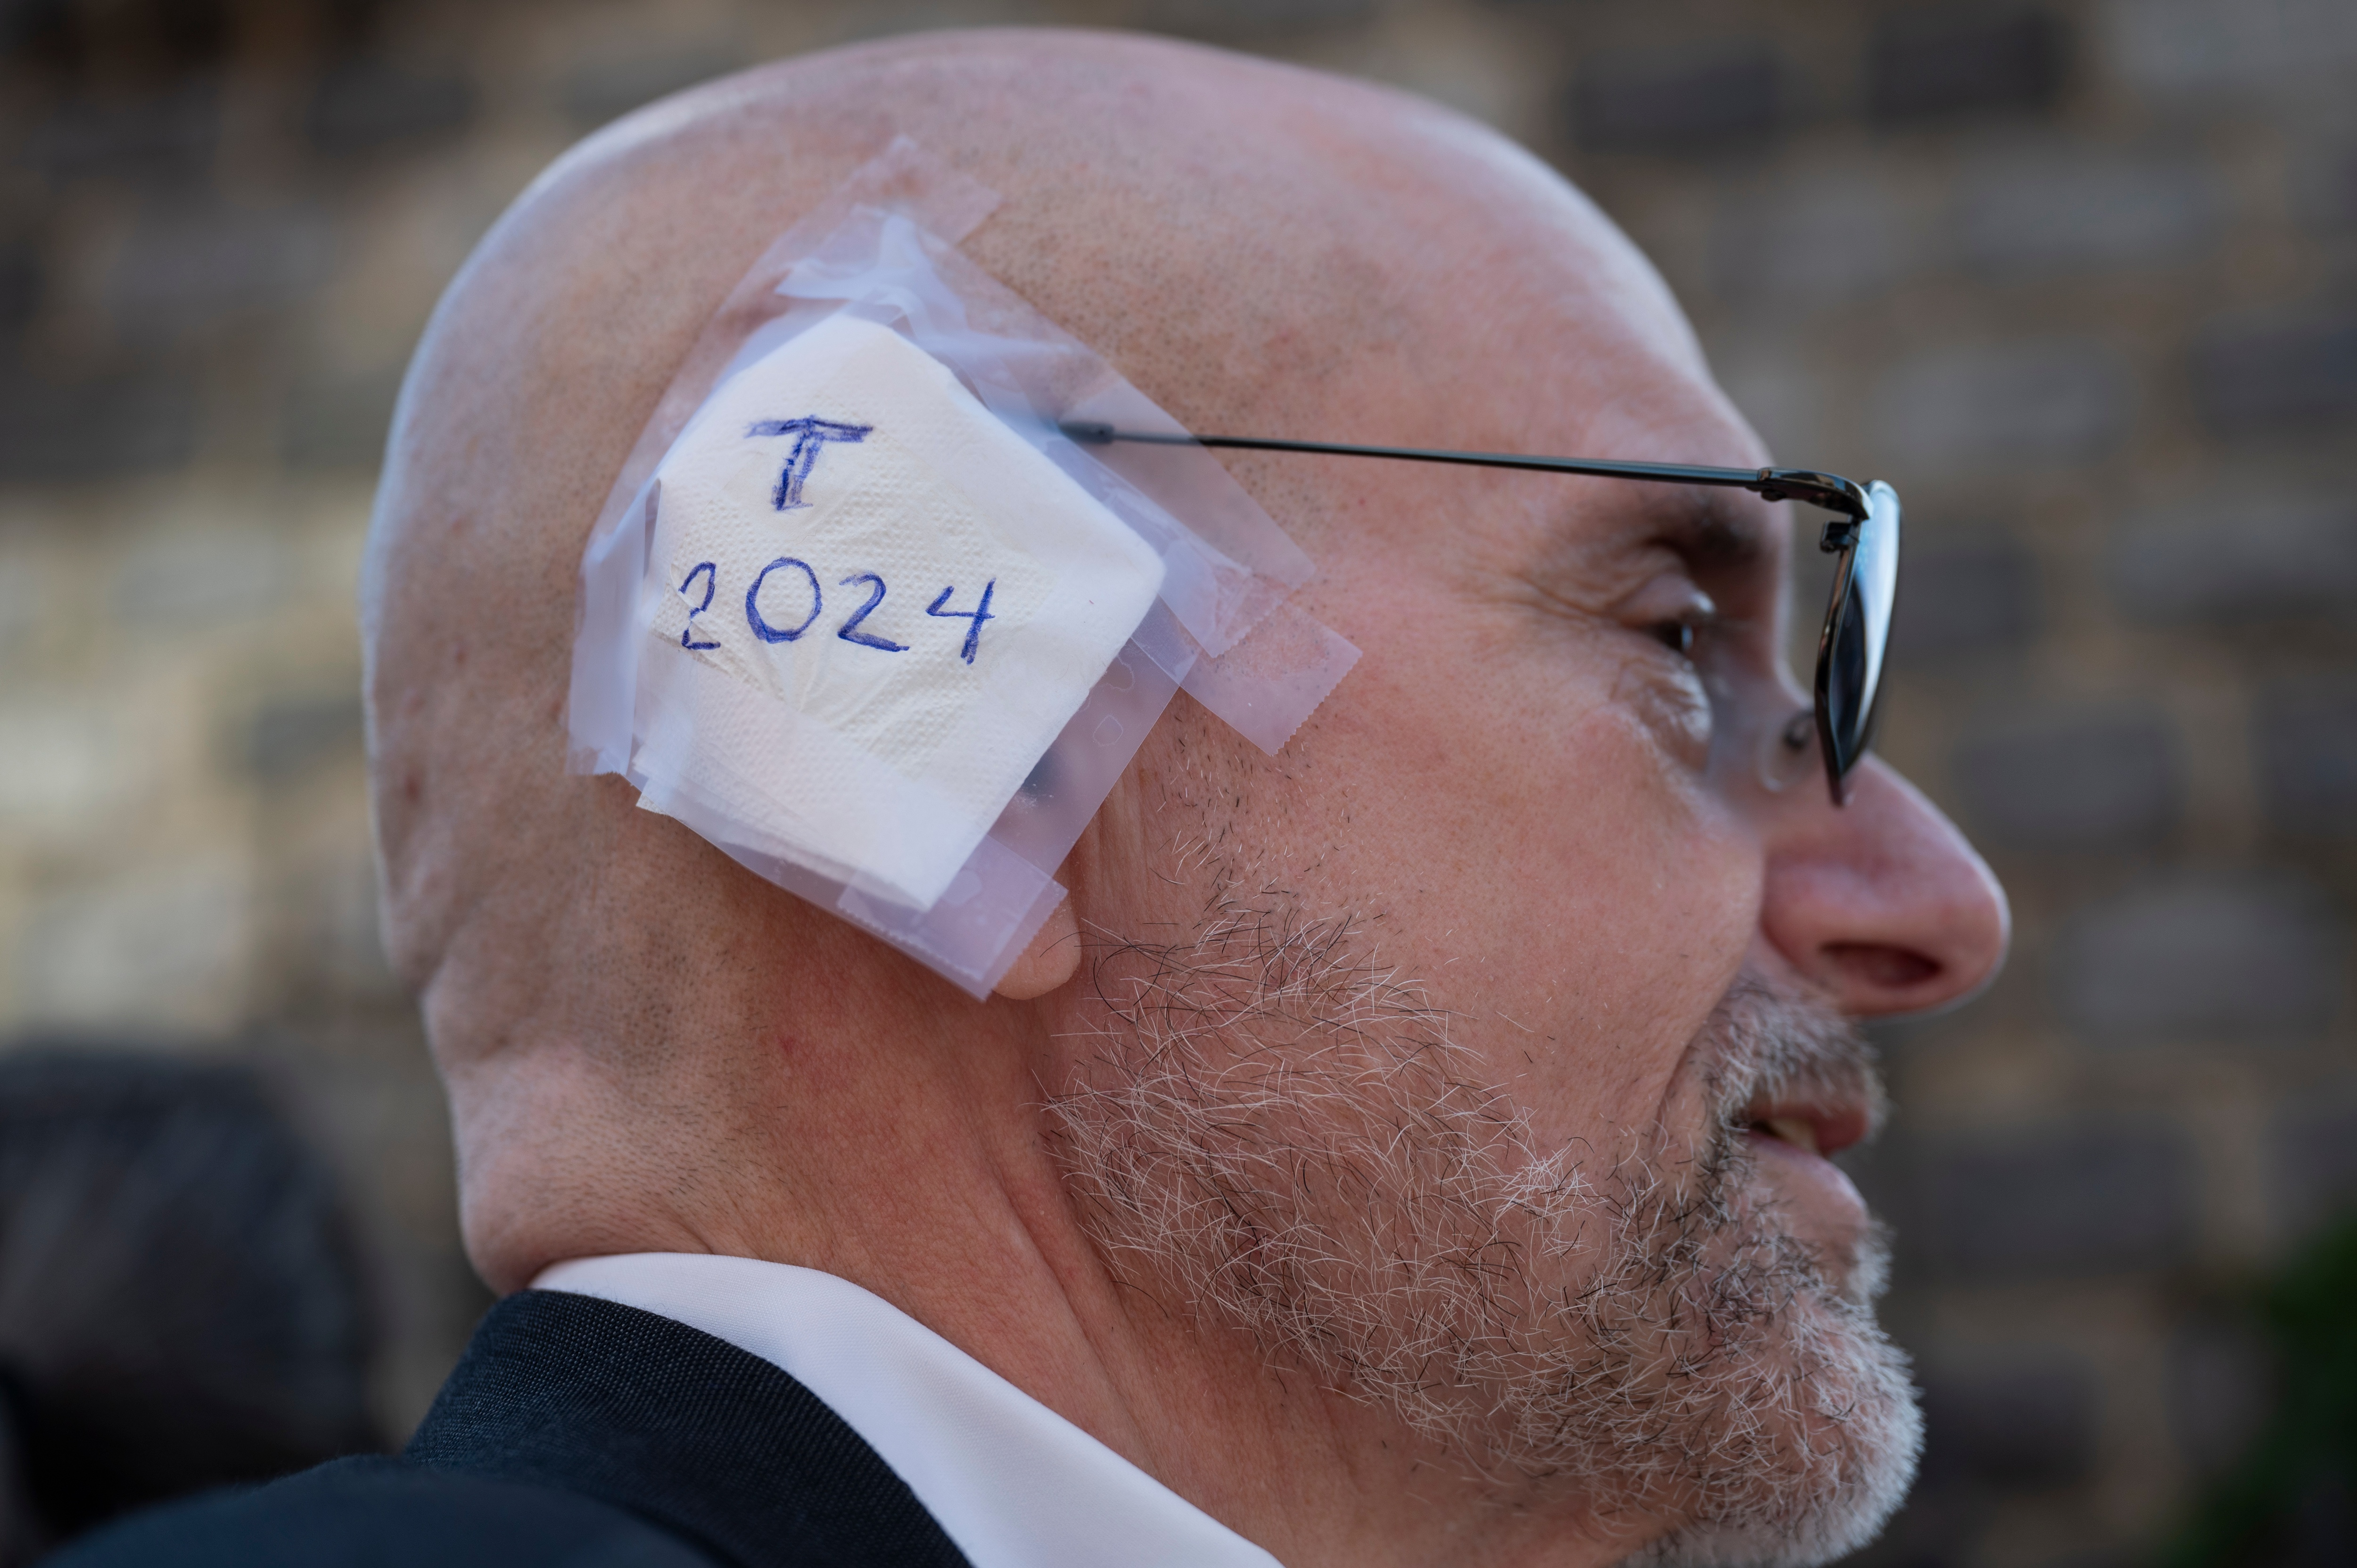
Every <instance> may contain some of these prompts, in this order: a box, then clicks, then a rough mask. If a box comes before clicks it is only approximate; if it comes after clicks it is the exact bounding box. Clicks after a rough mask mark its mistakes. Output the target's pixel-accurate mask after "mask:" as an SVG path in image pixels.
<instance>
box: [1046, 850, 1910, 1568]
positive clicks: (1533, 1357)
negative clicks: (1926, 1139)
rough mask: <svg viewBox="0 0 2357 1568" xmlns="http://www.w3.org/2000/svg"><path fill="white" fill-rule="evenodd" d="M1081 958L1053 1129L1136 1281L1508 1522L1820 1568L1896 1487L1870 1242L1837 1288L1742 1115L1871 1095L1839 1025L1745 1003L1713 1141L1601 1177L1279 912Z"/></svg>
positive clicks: (1851, 1544)
mask: <svg viewBox="0 0 2357 1568" xmlns="http://www.w3.org/2000/svg"><path fill="white" fill-rule="evenodd" d="M1092 964H1093V972H1094V974H1095V977H1096V983H1097V991H1098V995H1099V998H1100V1000H1101V1001H1102V1002H1103V1018H1104V1020H1105V1021H1104V1023H1103V1026H1102V1027H1101V1029H1100V1030H1099V1031H1098V1033H1099V1035H1100V1036H1101V1037H1100V1038H1099V1040H1098V1042H1097V1047H1098V1048H1097V1051H1096V1053H1095V1056H1094V1058H1093V1059H1092V1061H1091V1062H1090V1063H1089V1064H1088V1066H1087V1068H1086V1069H1084V1070H1083V1072H1082V1074H1081V1075H1080V1077H1079V1079H1077V1080H1076V1081H1075V1082H1074V1083H1073V1084H1071V1085H1070V1086H1068V1088H1067V1089H1066V1090H1065V1091H1064V1092H1063V1093H1061V1094H1059V1095H1057V1096H1056V1097H1055V1098H1053V1099H1052V1100H1051V1101H1050V1102H1049V1112H1050V1116H1051V1121H1052V1124H1053V1125H1054V1127H1055V1129H1056V1132H1057V1141H1058V1144H1059V1146H1060V1156H1061V1158H1062V1160H1063V1162H1064V1165H1065V1169H1066V1172H1067V1175H1068V1179H1069V1180H1070V1182H1071V1186H1072V1188H1073V1190H1074V1192H1075V1195H1076V1197H1077V1198H1078V1199H1079V1201H1080V1205H1081V1208H1082V1214H1083V1216H1084V1219H1085V1223H1086V1224H1087V1225H1088V1226H1089V1228H1090V1230H1091V1234H1092V1240H1094V1241H1095V1243H1096V1245H1097V1246H1098V1247H1099V1249H1100V1250H1101V1251H1103V1254H1104V1256H1105V1257H1106V1258H1107V1260H1108V1261H1109V1262H1110V1263H1111V1264H1112V1266H1113V1267H1114V1269H1115V1270H1116V1271H1117V1272H1118V1273H1120V1274H1121V1275H1122V1276H1123V1277H1124V1278H1125V1280H1126V1281H1127V1282H1128V1283H1131V1284H1133V1285H1135V1286H1137V1287H1139V1288H1141V1289H1143V1290H1146V1292H1148V1293H1149V1294H1154V1295H1156V1296H1157V1298H1159V1299H1161V1300H1163V1301H1164V1302H1165V1304H1166V1305H1171V1306H1173V1307H1175V1308H1177V1309H1179V1310H1180V1311H1181V1312H1183V1313H1185V1314H1188V1315H1190V1316H1192V1318H1193V1319H1194V1320H1196V1321H1198V1322H1200V1323H1202V1324H1205V1325H1207V1326H1217V1327H1223V1328H1227V1329H1230V1330H1241V1331H1243V1332H1244V1333H1246V1334H1249V1335H1251V1336H1252V1337H1254V1340H1255V1341H1256V1342H1257V1343H1258V1345H1259V1346H1260V1348H1261V1349H1262V1351H1263V1353H1264V1354H1265V1356H1266V1357H1267V1358H1268V1359H1270V1361H1271V1363H1272V1364H1273V1365H1280V1366H1289V1367H1297V1368H1302V1369H1308V1371H1310V1372H1311V1373H1312V1374H1313V1375H1315V1376H1317V1377H1318V1378H1319V1379H1321V1380H1323V1381H1325V1382H1326V1383H1327V1384H1328V1385H1329V1386H1331V1387H1333V1388H1336V1389H1339V1390H1341V1391H1344V1392H1346V1393H1347V1394H1349V1395H1351V1397H1353V1398H1356V1399H1359V1400H1361V1401H1363V1402H1368V1403H1371V1404H1372V1405H1375V1406H1377V1407H1379V1408H1382V1409H1384V1410H1386V1411H1388V1412H1392V1413H1394V1415H1395V1416H1396V1417H1397V1418H1398V1419H1399V1420H1400V1421H1401V1422H1402V1423H1405V1425H1406V1426H1407V1427H1409V1428H1410V1429H1411V1430H1413V1431H1414V1432H1415V1433H1416V1434H1419V1435H1420V1436H1422V1437H1423V1438H1425V1439H1426V1440H1427V1441H1428V1442H1429V1443H1431V1444H1433V1445H1434V1447H1435V1448H1436V1449H1437V1450H1438V1451H1439V1452H1440V1453H1442V1454H1444V1455H1447V1456H1448V1462H1450V1463H1452V1464H1454V1465H1455V1466H1458V1467H1459V1468H1460V1469H1462V1470H1463V1471H1464V1472H1466V1473H1468V1474H1469V1476H1471V1477H1475V1478H1477V1479H1478V1480H1480V1482H1481V1483H1483V1484H1484V1485H1485V1486H1486V1487H1488V1488H1490V1489H1491V1491H1492V1493H1493V1495H1494V1496H1495V1497H1496V1498H1498V1500H1500V1501H1501V1502H1503V1503H1511V1504H1513V1505H1516V1506H1519V1507H1525V1508H1527V1507H1536V1506H1544V1504H1545V1503H1546V1502H1547V1501H1549V1500H1550V1499H1565V1500H1567V1501H1568V1502H1569V1503H1570V1505H1571V1512H1572V1513H1573V1514H1574V1515H1576V1516H1577V1518H1578V1519H1579V1520H1581V1521H1582V1522H1583V1526H1584V1528H1587V1529H1589V1530H1593V1531H1595V1532H1596V1533H1598V1535H1599V1536H1607V1535H1609V1536H1613V1537H1620V1538H1623V1539H1626V1538H1628V1536H1629V1535H1630V1534H1631V1533H1634V1534H1637V1535H1640V1536H1642V1535H1646V1534H1650V1535H1651V1536H1652V1540H1651V1541H1650V1543H1649V1544H1647V1545H1646V1546H1644V1547H1643V1548H1642V1550H1641V1552H1640V1553H1639V1559H1640V1560H1641V1561H1644V1562H1647V1563H1697V1564H1699V1563H1772V1564H1794V1565H1798V1564H1806V1563H1823V1562H1828V1561H1831V1560H1832V1559H1834V1558H1835V1557H1838V1556H1840V1555H1842V1554H1843V1553H1845V1552H1849V1551H1852V1550H1854V1549H1855V1548H1856V1547H1857V1546H1859V1545H1862V1544H1863V1543H1864V1542H1865V1541H1868V1540H1871V1539H1872V1538H1873V1536H1874V1534H1875V1533H1876V1532H1877V1531H1878V1530H1879V1528H1880V1526H1881V1523H1882V1521H1883V1520H1884V1519H1886V1518H1887V1517H1888V1515H1889V1513H1890V1511H1891V1510H1892V1509H1895V1508H1896V1507H1897V1506H1898V1503H1899V1502H1900V1499H1901V1498H1903V1497H1904V1496H1905V1493H1906V1489H1907V1487H1908V1485H1909V1483H1910V1480H1911V1479H1912V1477H1913V1473H1914V1466H1915V1459H1916V1455H1917V1452H1918V1450H1919V1448H1920V1446H1921V1419H1920V1416H1919V1415H1918V1413H1917V1410H1916V1406H1915V1402H1914V1398H1913V1391H1912V1390H1911V1388H1910V1382H1909V1376H1908V1367H1907V1362H1906V1359H1905V1357H1904V1356H1903V1355H1902V1354H1901V1353H1900V1351H1899V1350H1898V1349H1897V1348H1896V1347H1894V1346H1893V1345H1892V1344H1891V1343H1890V1341H1889V1338H1888V1337H1886V1336H1885V1335H1884V1334H1883V1333H1882V1331H1881V1329H1880V1328H1879V1327H1878V1326H1877V1325H1876V1323H1875V1321H1874V1317H1873V1314H1872V1310H1871V1306H1870V1303H1871V1300H1872V1297H1873V1295H1874V1294H1876V1293H1877V1291H1878V1288H1879V1282H1880V1279H1881V1275H1882V1263H1881V1257H1882V1253H1881V1248H1880V1242H1879V1238H1878V1237H1877V1238H1874V1239H1872V1240H1870V1241H1869V1242H1868V1244H1867V1247H1866V1249H1864V1252H1865V1255H1863V1256H1861V1257H1859V1258H1858V1259H1857V1260H1855V1261H1854V1262H1853V1263H1852V1266H1851V1268H1850V1270H1849V1271H1848V1277H1847V1281H1846V1285H1844V1284H1838V1283H1835V1280H1834V1279H1833V1277H1832V1276H1831V1275H1829V1274H1828V1273H1827V1272H1826V1271H1825V1270H1824V1267H1823V1266H1822V1265H1821V1263H1820V1262H1819V1260H1818V1259H1816V1258H1815V1257H1814V1256H1813V1254H1812V1253H1811V1251H1810V1250H1809V1249H1808V1248H1807V1247H1806V1246H1804V1245H1803V1243H1802V1242H1801V1241H1800V1240H1798V1239H1796V1238H1795V1237H1793V1236H1792V1234H1791V1233H1790V1232H1789V1231H1788V1230H1786V1229H1784V1228H1783V1226H1782V1224H1781V1216H1780V1213H1779V1209H1778V1205H1777V1202H1776V1200H1775V1199H1774V1198H1773V1197H1771V1196H1770V1194H1769V1192H1768V1191H1767V1189H1766V1188H1765V1187H1764V1185H1763V1184H1762V1183H1761V1182H1760V1179H1759V1177H1758V1173H1757V1171H1756V1168H1755V1165H1754V1162H1753V1158H1752V1156H1751V1155H1750V1153H1749V1144H1748V1141H1747V1140H1746V1138H1745V1137H1744V1135H1743V1129H1742V1125H1741V1122H1740V1114H1741V1112H1742V1108H1743V1107H1744V1106H1745V1105H1747V1104H1749V1102H1750V1101H1751V1100H1752V1097H1753V1095H1754V1093H1755V1092H1756V1091H1757V1090H1759V1089H1760V1088H1761V1087H1763V1086H1766V1085H1769V1084H1783V1085H1788V1086H1791V1085H1802V1084H1805V1083H1808V1082H1810V1081H1812V1080H1815V1081H1819V1082H1822V1083H1824V1084H1826V1085H1829V1086H1848V1087H1850V1088H1851V1089H1853V1090H1857V1089H1861V1088H1862V1089H1864V1090H1866V1091H1867V1092H1869V1093H1871V1092H1874V1090H1872V1088H1871V1085H1872V1082H1873V1074H1872V1068H1871V1065H1870V1061H1871V1058H1870V1055H1869V1053H1868V1052H1867V1047H1865V1046H1864V1044H1863V1043H1862V1042H1861V1041H1859V1040H1858V1038H1857V1036H1856V1035H1855V1033H1854V1032H1853V1031H1851V1030H1850V1029H1849V1028H1848V1027H1847V1026H1846V1025H1845V1024H1844V1023H1843V1021H1842V1020H1841V1019H1839V1018H1838V1017H1837V1016H1835V1015H1833V1014H1831V1013H1830V1012H1829V1011H1827V1010H1825V1009H1824V1008H1823V1007H1821V1006H1818V1005H1816V1004H1813V1003H1810V1002H1808V1001H1806V1000H1803V999H1798V998H1793V997H1789V996H1782V995H1779V994H1777V993H1774V992H1772V991H1770V990H1769V989H1767V988H1765V987H1764V986H1761V985H1760V984H1757V983H1749V982H1745V983H1738V985H1737V986H1736V987H1735V988H1734V989H1732V990H1731V991H1730V992H1729V993H1728V995H1727V998H1726V999H1725V1001H1724V1002H1723V1003H1722V1004H1721V1005H1720V1006H1719V1008H1718V1009H1717V1013H1716V1014H1715V1015H1714V1016H1713V1018H1712V1019H1711V1021H1710V1023H1709V1024H1708V1025H1707V1026H1706V1027H1705V1028H1704V1030H1703V1031H1702V1032H1701V1034H1700V1035H1699V1036H1697V1038H1696V1040H1695V1042H1694V1046H1693V1048H1692V1050H1691V1051H1690V1052H1689V1056H1688V1063H1689V1066H1690V1067H1691V1068H1692V1069H1694V1070H1696V1071H1698V1072H1699V1073H1700V1074H1701V1075H1702V1084H1703V1087H1704V1090H1705V1093H1706V1098H1707V1099H1708V1100H1709V1101H1710V1102H1711V1109H1712V1121H1711V1124H1710V1125H1709V1126H1707V1127H1705V1128H1702V1129H1697V1130H1695V1131H1694V1132H1692V1133H1685V1134H1678V1133H1673V1132H1671V1131H1669V1130H1667V1129H1663V1128H1652V1129H1646V1130H1643V1131H1642V1132H1641V1133H1637V1134H1635V1135H1633V1136H1632V1138H1631V1144H1630V1146H1629V1147H1627V1148H1625V1149H1621V1150H1617V1151H1612V1152H1610V1154H1609V1158H1608V1157H1607V1156H1606V1153H1605V1152H1603V1151H1596V1150H1590V1149H1586V1148H1581V1147H1574V1148H1556V1149H1546V1148H1543V1147H1541V1146H1540V1143H1539V1141H1538V1140H1537V1139H1536V1138H1535V1137H1534V1134H1533V1133H1532V1129H1531V1123H1530V1118H1529V1115H1528V1113H1527V1112H1525V1111H1523V1110H1521V1109H1519V1108H1518V1107H1517V1106H1516V1105H1515V1104H1514V1102H1513V1101H1512V1097H1511V1095H1510V1094H1509V1092H1508V1090H1507V1089H1506V1088H1505V1087H1504V1086H1500V1085H1496V1084H1492V1083H1490V1082H1487V1081H1485V1079H1483V1078H1482V1076H1481V1075H1480V1072H1479V1071H1478V1063H1477V1061H1476V1059H1475V1058H1474V1057H1473V1055H1472V1053H1471V1052H1469V1051H1468V1050H1466V1049H1465V1048H1464V1047H1462V1046H1460V1045H1458V1044H1457V1043H1455V1042H1453V1041H1452V1040H1451V1039H1450V1038H1449V1033H1448V1031H1449V1026H1450V1024H1451V1023H1452V1019H1451V1017H1450V1015H1448V1014H1447V1013H1445V1012H1443V1011H1441V1010H1439V1009H1437V1008H1436V1007H1434V1006H1432V1005H1430V1004H1428V1002H1427V1001H1426V996H1425V993H1424V992H1423V990H1422V988H1421V987H1420V986H1418V985H1416V984H1415V983H1411V982H1409V981H1406V980H1404V979H1403V978H1401V977H1400V976H1399V975H1398V974H1397V973H1396V972H1392V971H1389V970H1385V969H1383V968H1381V967H1379V966H1377V965H1375V964H1373V963H1372V962H1370V961H1366V960H1365V959H1364V958H1363V957H1361V949H1360V944H1359V943H1357V942H1356V941H1354V940H1353V933H1352V930H1351V923H1350V922H1349V921H1348V920H1346V919H1331V920H1322V921H1307V920H1303V919H1301V918H1299V917H1298V916H1297V913H1295V912H1294V911H1293V909H1292V908H1291V907H1290V904H1289V901H1288V900H1287V899H1286V897H1284V896H1282V895H1280V894H1275V892H1274V890H1264V893H1263V895H1262V896H1261V897H1254V898H1250V899H1237V898H1235V897H1232V896H1230V897H1224V898H1223V899H1222V902H1221V903H1220V904H1219V905H1218V906H1217V907H1216V908H1214V910H1213V911H1212V914H1211V918H1209V919H1207V921H1206V922H1205V923H1204V925H1203V926H1202V928H1201V929H1200V930H1199V931H1198V932H1197V933H1196V934H1195V935H1194V937H1193V938H1192V940H1189V941H1188V942H1186V943H1184V944H1181V945H1177V946H1150V945H1146V944H1140V943H1135V942H1124V943H1115V944H1110V945H1106V946H1103V947H1101V948H1099V949H1098V950H1096V951H1094V952H1093V953H1092ZM1599 1161H1600V1162H1601V1163H1602V1165H1603V1168H1602V1169H1600V1170H1591V1169H1590V1167H1591V1166H1592V1165H1597V1164H1598V1162H1599ZM1663 1526H1666V1529H1663V1528H1662V1527H1663Z"/></svg>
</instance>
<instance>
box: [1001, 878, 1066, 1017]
mask: <svg viewBox="0 0 2357 1568" xmlns="http://www.w3.org/2000/svg"><path fill="white" fill-rule="evenodd" d="M1080 968H1081V927H1080V921H1079V919H1078V918H1076V917H1075V916H1074V915H1073V914H1072V900H1071V897H1069V896H1067V897H1065V898H1064V900H1063V901H1062V902H1061V903H1060V904H1058V905H1057V906H1056V908H1055V912H1054V913H1053V914H1051V915H1049V917H1048V922H1047V924H1045V925H1043V926H1041V927H1040V928H1039V935H1037V936H1035V937H1033V938H1032V939H1031V945H1030V946H1029V947H1028V948H1025V949H1024V950H1023V956H1022V957H1021V958H1018V959H1017V960H1016V961H1015V962H1014V963H1013V965H1011V966H1010V967H1009V968H1008V969H1007V971H1006V974H1005V975H1003V976H1001V977H1000V979H999V982H998V984H997V985H996V987H995V989H996V992H997V993H998V994H999V995H1001V996H1004V997H1006V999H1007V1000H1008V1001H1009V1002H1028V1001H1030V1000H1031V999H1032V998H1033V997H1035V996H1045V995H1047V994H1048V993H1049V992H1050V991H1053V990H1055V989H1057V988H1058V987H1059V986H1061V985H1063V984H1064V983H1067V982H1069V981H1070V980H1071V978H1072V976H1073V975H1075V974H1077V973H1079V972H1080Z"/></svg>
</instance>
